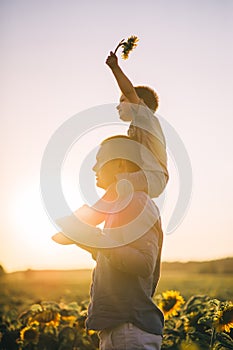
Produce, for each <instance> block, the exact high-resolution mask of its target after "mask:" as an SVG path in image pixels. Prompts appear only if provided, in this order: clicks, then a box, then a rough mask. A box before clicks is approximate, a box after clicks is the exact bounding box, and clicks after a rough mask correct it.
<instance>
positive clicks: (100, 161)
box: [92, 145, 120, 189]
mask: <svg viewBox="0 0 233 350" xmlns="http://www.w3.org/2000/svg"><path fill="white" fill-rule="evenodd" d="M119 168H120V161H119V160H118V159H112V160H111V159H109V154H108V146H107V145H102V146H101V147H100V150H99V151H98V153H97V155H96V163H95V165H94V166H93V168H92V170H93V171H94V172H95V176H96V185H97V186H98V187H101V188H103V189H107V188H108V187H109V186H110V185H111V184H112V183H113V182H115V181H116V179H115V175H116V174H117V173H118V172H119Z"/></svg>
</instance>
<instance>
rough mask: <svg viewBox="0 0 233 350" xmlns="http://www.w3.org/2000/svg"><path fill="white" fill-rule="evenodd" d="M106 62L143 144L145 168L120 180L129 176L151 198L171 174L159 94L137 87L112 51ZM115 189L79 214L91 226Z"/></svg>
mask: <svg viewBox="0 0 233 350" xmlns="http://www.w3.org/2000/svg"><path fill="white" fill-rule="evenodd" d="M106 64H107V65H108V66H109V68H110V69H111V70H112V72H113V74H114V77H115V78H116V81H117V83H118V86H119V88H120V90H121V92H122V95H121V98H120V103H119V105H118V106H117V110H118V112H119V116H120V119H121V120H123V121H130V122H131V123H130V126H129V129H128V136H129V137H130V139H132V140H134V141H136V142H138V143H140V144H141V145H142V147H141V148H140V153H141V154H140V155H141V164H142V166H141V167H142V170H139V171H136V172H133V173H121V174H118V175H117V176H116V180H118V181H119V180H122V179H126V180H128V181H130V182H131V184H132V185H133V187H134V190H135V191H144V192H146V193H148V194H149V196H150V197H151V198H155V197H158V196H159V195H160V194H161V193H162V192H163V190H164V189H165V187H166V184H167V181H168V178H169V175H168V170H167V153H166V142H165V138H164V135H163V132H162V129H161V126H160V123H159V121H158V119H157V117H155V116H154V114H153V113H154V112H155V111H156V109H157V107H158V96H157V94H156V93H155V92H154V91H153V90H152V89H151V88H149V87H146V86H137V87H134V86H133V85H132V83H131V81H130V80H129V79H128V78H127V76H126V75H125V74H124V73H123V71H122V70H121V68H120V67H119V65H118V59H117V56H116V55H115V54H114V53H113V52H110V54H109V56H108V57H107V60H106ZM112 197H113V194H112V191H111V188H110V189H109V190H108V191H107V192H106V193H105V195H104V196H103V197H102V198H101V199H100V200H99V201H98V202H97V203H96V204H95V205H94V206H93V207H89V206H87V205H84V206H83V207H81V208H80V209H78V210H77V211H76V212H75V213H76V215H77V216H79V218H80V219H81V220H83V221H85V222H87V223H89V224H91V225H98V224H99V223H101V222H102V221H103V220H104V212H106V211H108V202H111V201H112V200H113V198H112Z"/></svg>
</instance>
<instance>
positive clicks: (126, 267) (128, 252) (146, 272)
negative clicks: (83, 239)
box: [100, 228, 159, 278]
mask: <svg viewBox="0 0 233 350" xmlns="http://www.w3.org/2000/svg"><path fill="white" fill-rule="evenodd" d="M158 237H159V232H155V230H154V228H153V229H151V230H150V231H149V232H147V233H146V234H144V235H143V237H141V238H140V239H138V240H137V241H135V242H133V243H131V244H129V245H126V246H122V247H118V248H111V249H101V250H100V251H101V253H102V254H103V255H105V256H106V257H107V258H108V260H109V262H110V263H111V264H112V265H113V266H114V267H115V268H117V269H118V270H121V271H123V272H126V273H129V274H132V275H138V276H141V277H144V278H145V277H148V276H150V275H151V274H152V273H153V271H154V268H155V265H156V260H157V257H158V252H159V246H158Z"/></svg>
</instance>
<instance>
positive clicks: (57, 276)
mask: <svg viewBox="0 0 233 350" xmlns="http://www.w3.org/2000/svg"><path fill="white" fill-rule="evenodd" d="M91 274H92V271H91V270H76V271H30V270H29V271H26V272H17V273H12V274H6V275H5V276H3V277H1V281H0V283H1V289H0V310H1V309H4V307H6V305H8V306H9V305H11V306H13V307H15V308H17V309H19V310H23V309H25V308H27V307H28V306H29V305H31V304H33V303H36V302H39V301H41V300H54V301H58V302H59V301H64V302H66V303H68V302H71V301H77V302H81V301H83V300H85V299H88V298H89V288H90V283H91ZM170 289H173V290H179V291H180V292H181V295H182V296H183V297H184V298H185V299H186V300H187V299H188V298H189V297H190V296H192V295H197V294H208V295H209V296H210V297H212V298H218V299H219V300H230V299H231V298H232V290H233V280H232V278H231V276H230V275H229V274H200V273H199V274H198V273H188V272H179V271H164V272H162V277H161V279H160V282H159V285H158V288H157V291H156V293H157V294H158V293H161V292H163V291H165V290H170ZM4 305H5V306H4Z"/></svg>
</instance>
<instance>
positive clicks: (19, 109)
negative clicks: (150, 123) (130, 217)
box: [0, 0, 233, 272]
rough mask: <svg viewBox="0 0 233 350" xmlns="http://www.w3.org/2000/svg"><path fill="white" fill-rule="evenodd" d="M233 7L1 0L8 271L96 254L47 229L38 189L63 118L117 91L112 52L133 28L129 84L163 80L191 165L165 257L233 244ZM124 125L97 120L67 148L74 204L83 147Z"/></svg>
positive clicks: (214, 255)
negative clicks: (187, 197) (188, 189)
mask: <svg viewBox="0 0 233 350" xmlns="http://www.w3.org/2000/svg"><path fill="white" fill-rule="evenodd" d="M232 16H233V2H232V1H231V0H222V1H217V0H204V1H203V0H188V1H187V0H174V1H169V0H163V1H162V0H161V1H160V0H159V1H157V0H153V1H152V0H145V1H143V2H141V1H137V0H136V1H122V0H119V1H111V0H108V1H98V2H94V1H90V0H87V1H85V2H83V1H79V0H76V1H75V0H68V1H65V0H56V1H55V0H46V1H45V0H41V1H36V0H21V1H16V0H1V2H0V48H1V60H0V76H1V79H0V96H1V104H0V118H1V128H0V145H1V153H0V157H1V165H2V169H1V180H0V187H1V196H0V210H1V222H0V264H2V265H3V267H4V268H5V269H6V271H8V272H12V271H15V270H25V269H28V268H31V269H45V268H46V269H69V268H72V269H73V268H87V267H88V268H89V267H93V266H94V261H93V260H92V259H91V257H90V256H89V254H88V253H87V252H85V251H83V250H81V249H80V248H78V247H77V246H69V247H68V246H67V247H64V246H60V245H58V244H56V243H55V242H53V241H52V240H51V236H52V235H53V234H54V233H55V232H57V229H56V227H55V226H54V224H53V223H52V222H51V220H50V219H49V217H48V215H47V213H46V210H45V208H44V206H43V203H42V200H41V193H40V167H41V161H42V158H43V154H44V152H45V148H46V146H47V144H48V142H49V140H50V138H51V136H52V135H53V134H54V132H55V131H56V130H57V129H58V128H59V127H60V126H61V125H63V123H65V122H66V121H67V120H69V118H71V117H72V116H74V115H76V114H77V113H80V112H82V111H85V110H86V109H89V108H92V107H95V106H99V105H104V104H110V103H111V104H116V103H117V102H118V99H119V94H120V92H119V88H118V87H117V84H116V82H115V81H114V78H113V75H112V73H111V71H110V70H109V68H108V67H107V66H106V64H105V60H106V57H107V55H108V53H109V51H110V50H113V49H114V48H115V47H116V46H117V44H118V42H119V41H120V40H121V39H123V38H128V37H129V36H131V35H137V36H138V37H139V43H138V47H137V48H136V49H135V50H134V51H133V52H132V53H131V54H130V57H129V59H128V60H126V61H123V60H122V59H121V58H120V55H118V56H119V64H120V65H121V67H122V69H123V70H124V71H125V73H126V74H127V75H128V76H129V77H130V79H131V80H132V82H133V84H134V85H142V84H143V85H149V86H151V87H153V88H154V89H155V90H156V91H157V92H158V94H159V98H160V106H159V109H158V113H159V115H161V116H162V117H163V118H165V119H166V120H167V121H168V122H169V123H170V124H171V125H172V126H173V128H174V129H175V130H176V132H177V133H178V135H179V136H180V138H181V139H182V141H183V144H184V145H185V148H186V150H187V152H188V155H189V158H190V161H191V166H192V172H193V188H192V198H191V202H190V205H189V208H188V210H187V211H186V214H185V216H184V219H183V221H182V222H181V223H180V225H179V226H178V227H177V229H176V230H175V231H174V232H173V233H172V234H170V235H166V234H165V235H164V247H163V256H162V258H163V260H164V261H175V260H179V261H190V260H210V259H218V258H224V257H228V256H232V255H233V249H232V247H233V238H232V231H233V215H232V207H233V205H232V198H233V196H232V195H233V185H232V179H233V164H232V149H233V138H232V129H233V128H232V127H233V112H232V111H233V98H232V91H233V66H232V62H233V47H232V36H233V22H232ZM126 129H127V128H126V126H125V127H123V126H121V127H120V126H117V125H116V126H112V128H111V127H102V128H100V129H99V130H98V132H96V133H95V132H94V131H90V132H89V133H88V134H87V135H85V136H84V137H83V139H81V140H80V141H79V142H78V143H77V145H74V147H73V148H72V149H71V150H70V152H69V154H68V155H67V159H66V162H65V164H64V172H63V185H64V193H65V194H66V196H67V201H68V202H69V203H70V205H71V206H72V208H78V207H79V206H81V205H82V204H84V203H85V202H84V201H83V199H82V197H81V195H79V193H78V183H77V173H78V164H79V162H80V161H81V160H80V159H81V158H82V157H81V154H84V153H85V152H84V150H86V149H88V152H89V151H90V152H91V150H92V149H94V148H95V147H96V146H97V145H98V143H99V141H100V140H101V139H103V138H104V137H106V136H109V135H110V134H111V133H113V134H114V133H119V132H120V133H125V132H126ZM184 167H185V164H184ZM169 171H170V181H169V183H168V186H167V189H166V200H165V204H164V209H163V211H162V213H161V215H162V221H163V227H164V231H166V225H167V224H168V222H169V218H170V216H171V213H172V210H173V208H174V205H175V202H176V197H177V195H178V191H179V181H178V180H179V179H178V178H177V171H176V166H175V164H174V161H173V160H172V156H171V155H169ZM93 179H94V174H93ZM93 181H94V180H93Z"/></svg>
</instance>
